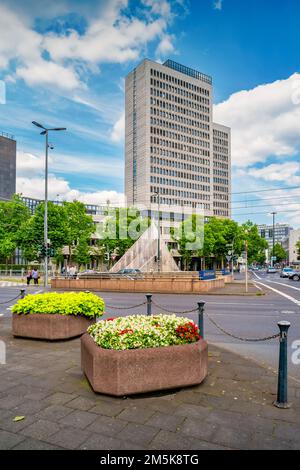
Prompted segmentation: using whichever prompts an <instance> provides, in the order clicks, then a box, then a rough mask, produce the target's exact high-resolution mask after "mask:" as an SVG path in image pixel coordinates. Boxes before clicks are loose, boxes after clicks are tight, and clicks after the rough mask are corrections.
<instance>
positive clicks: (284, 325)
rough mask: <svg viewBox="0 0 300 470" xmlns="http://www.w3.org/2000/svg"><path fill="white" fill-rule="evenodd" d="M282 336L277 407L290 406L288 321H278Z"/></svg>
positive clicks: (275, 402)
mask: <svg viewBox="0 0 300 470" xmlns="http://www.w3.org/2000/svg"><path fill="white" fill-rule="evenodd" d="M278 326H279V330H280V336H279V369H278V388H277V400H276V401H274V403H273V404H274V406H276V407H277V408H290V406H291V405H290V404H289V403H288V381H287V376H288V365H287V335H288V329H289V327H290V326H291V324H290V322H288V321H280V322H278Z"/></svg>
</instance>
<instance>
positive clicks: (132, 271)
mask: <svg viewBox="0 0 300 470" xmlns="http://www.w3.org/2000/svg"><path fill="white" fill-rule="evenodd" d="M117 274H142V271H141V270H140V269H134V268H123V269H120V271H118V272H117Z"/></svg>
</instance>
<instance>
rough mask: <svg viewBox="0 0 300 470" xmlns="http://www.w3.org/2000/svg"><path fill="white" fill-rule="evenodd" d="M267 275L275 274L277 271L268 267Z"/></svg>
mask: <svg viewBox="0 0 300 470" xmlns="http://www.w3.org/2000/svg"><path fill="white" fill-rule="evenodd" d="M267 273H268V274H275V273H277V269H276V268H274V267H273V266H268V268H267Z"/></svg>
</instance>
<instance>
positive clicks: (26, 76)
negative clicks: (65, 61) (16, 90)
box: [16, 59, 85, 91]
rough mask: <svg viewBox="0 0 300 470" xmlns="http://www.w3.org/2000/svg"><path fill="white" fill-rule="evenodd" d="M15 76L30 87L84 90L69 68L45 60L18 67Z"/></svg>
mask: <svg viewBox="0 0 300 470" xmlns="http://www.w3.org/2000/svg"><path fill="white" fill-rule="evenodd" d="M16 76H17V77H19V78H23V80H24V81H25V82H26V83H27V84H28V85H30V86H34V85H42V86H49V85H50V86H55V87H58V88H61V89H63V90H66V91H68V90H73V89H75V88H85V86H84V84H83V83H81V82H80V79H79V77H78V76H77V74H76V73H75V71H74V70H72V69H71V68H70V67H63V66H62V65H59V64H55V63H54V62H49V61H46V60H41V59H39V60H37V61H36V62H35V63H30V62H28V63H27V64H26V66H24V67H19V68H18V69H17V71H16Z"/></svg>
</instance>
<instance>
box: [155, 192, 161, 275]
mask: <svg viewBox="0 0 300 470" xmlns="http://www.w3.org/2000/svg"><path fill="white" fill-rule="evenodd" d="M154 194H155V195H156V197H157V210H158V216H157V228H158V236H157V271H158V272H160V197H159V190H158V189H157V190H156V191H154Z"/></svg>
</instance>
